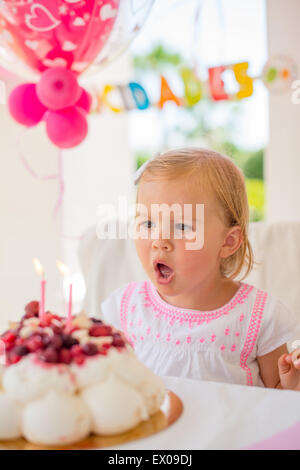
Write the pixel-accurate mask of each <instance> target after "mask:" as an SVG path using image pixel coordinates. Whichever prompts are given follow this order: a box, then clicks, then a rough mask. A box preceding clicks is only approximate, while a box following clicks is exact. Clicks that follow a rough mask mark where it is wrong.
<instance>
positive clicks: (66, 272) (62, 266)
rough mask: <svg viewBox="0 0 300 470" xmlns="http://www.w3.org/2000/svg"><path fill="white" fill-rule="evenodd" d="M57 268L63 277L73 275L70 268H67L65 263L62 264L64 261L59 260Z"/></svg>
mask: <svg viewBox="0 0 300 470" xmlns="http://www.w3.org/2000/svg"><path fill="white" fill-rule="evenodd" d="M56 266H57V269H58V270H59V271H60V273H61V274H62V275H63V276H70V275H71V270H70V268H68V266H66V265H65V264H64V263H62V261H59V260H57V261H56Z"/></svg>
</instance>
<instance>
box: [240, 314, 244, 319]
mask: <svg viewBox="0 0 300 470" xmlns="http://www.w3.org/2000/svg"><path fill="white" fill-rule="evenodd" d="M243 320H244V314H243V313H242V315H241V316H240V321H243Z"/></svg>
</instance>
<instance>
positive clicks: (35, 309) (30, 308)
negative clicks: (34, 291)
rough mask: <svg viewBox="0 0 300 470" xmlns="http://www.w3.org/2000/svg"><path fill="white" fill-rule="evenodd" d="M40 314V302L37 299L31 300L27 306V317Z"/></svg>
mask: <svg viewBox="0 0 300 470" xmlns="http://www.w3.org/2000/svg"><path fill="white" fill-rule="evenodd" d="M38 314H39V302H38V301H37V300H33V301H32V302H29V304H27V305H26V306H25V315H24V317H25V318H32V317H37V316H38Z"/></svg>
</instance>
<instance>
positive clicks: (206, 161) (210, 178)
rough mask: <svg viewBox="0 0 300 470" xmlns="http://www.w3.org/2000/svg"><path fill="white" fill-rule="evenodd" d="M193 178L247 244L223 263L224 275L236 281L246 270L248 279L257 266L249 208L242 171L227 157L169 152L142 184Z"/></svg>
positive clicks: (192, 150) (156, 161) (147, 169)
mask: <svg viewBox="0 0 300 470" xmlns="http://www.w3.org/2000/svg"><path fill="white" fill-rule="evenodd" d="M180 177H191V178H193V179H195V178H194V177H196V180H198V182H200V183H201V185H202V187H204V188H206V189H207V190H208V191H210V192H211V194H213V196H214V197H215V199H216V201H217V203H218V207H219V208H220V209H221V212H222V218H223V221H224V222H225V225H226V227H228V228H230V227H234V226H239V227H240V228H241V232H242V237H243V241H242V243H241V245H240V247H239V248H238V250H237V251H236V252H235V253H233V254H232V255H231V256H229V257H227V258H222V260H221V263H220V269H221V274H222V275H223V276H225V277H227V278H228V279H231V280H233V279H235V278H236V277H237V276H238V275H239V274H240V273H241V271H242V270H243V269H244V268H246V270H245V274H244V275H243V277H242V278H241V280H243V279H245V277H247V275H248V274H249V273H250V271H251V270H252V268H253V265H254V264H256V263H255V261H254V257H253V250H252V247H251V244H250V241H249V239H248V225H249V205H248V198H247V193H246V186H245V179H244V175H243V173H242V171H241V170H240V169H239V168H238V167H237V166H236V165H235V164H234V163H233V161H232V160H231V159H230V158H229V157H227V156H226V155H222V154H220V153H218V152H215V151H213V150H208V149H202V148H193V147H190V148H181V149H174V150H169V151H167V152H165V153H163V154H160V155H158V156H156V157H155V158H153V159H152V160H150V161H149V162H148V163H147V164H146V166H145V169H144V170H143V172H142V174H141V175H140V178H139V180H138V182H140V181H142V180H147V181H149V180H152V179H176V178H180Z"/></svg>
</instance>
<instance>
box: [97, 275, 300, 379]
mask: <svg viewBox="0 0 300 470" xmlns="http://www.w3.org/2000/svg"><path fill="white" fill-rule="evenodd" d="M239 284H240V286H239V289H238V291H237V292H236V294H235V295H234V296H233V297H232V299H231V300H230V301H229V302H228V303H227V304H226V305H224V306H223V307H220V308H218V309H216V310H210V311H206V312H204V311H200V310H191V309H184V308H178V307H174V306H173V305H170V304H168V303H167V302H165V301H164V300H162V298H161V297H160V295H159V294H158V292H157V290H156V288H155V286H154V285H153V283H152V282H151V281H149V280H147V281H139V282H132V283H129V284H126V285H125V286H123V287H121V288H119V289H116V290H115V291H114V292H113V293H112V294H111V295H110V296H109V297H108V298H107V299H106V300H105V301H104V302H102V304H101V307H102V308H101V310H102V316H103V320H104V321H105V322H107V323H110V324H112V325H114V326H115V327H116V328H118V329H119V330H122V331H123V332H124V333H125V335H126V337H127V338H128V340H129V341H130V342H131V343H132V345H133V347H134V349H135V352H136V354H137V357H138V358H139V359H140V360H141V361H142V362H143V363H144V364H146V365H147V366H148V367H149V368H150V369H152V370H153V371H154V372H155V373H156V374H158V375H160V376H176V377H186V378H191V379H199V380H210V381H216V382H228V383H235V384H243V385H255V386H263V382H262V380H261V377H260V375H259V366H258V362H257V359H256V358H257V356H264V355H265V354H267V353H269V352H271V351H273V350H274V349H276V348H277V347H279V346H281V345H282V344H285V343H286V342H287V341H289V340H290V339H291V338H292V336H293V335H294V334H295V328H296V327H297V326H298V322H297V320H296V317H295V316H294V314H292V312H290V311H289V309H288V308H287V307H286V306H285V305H284V304H283V303H282V302H281V301H280V300H279V299H278V298H277V297H275V296H273V295H270V294H268V293H267V292H265V291H262V290H259V289H257V288H256V287H254V286H252V285H249V284H247V283H245V282H240V283H239Z"/></svg>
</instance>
